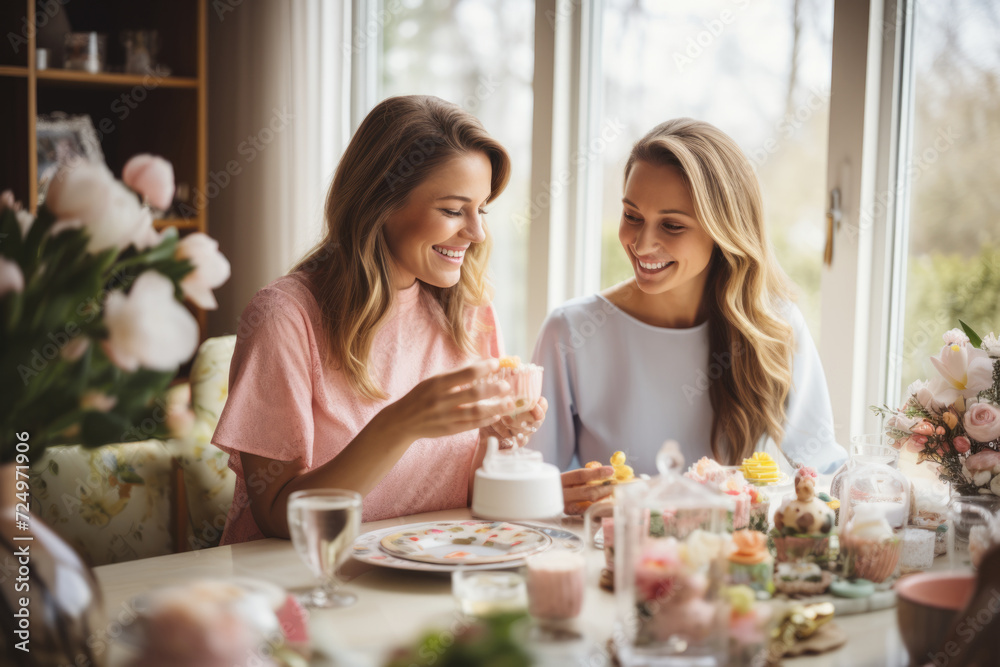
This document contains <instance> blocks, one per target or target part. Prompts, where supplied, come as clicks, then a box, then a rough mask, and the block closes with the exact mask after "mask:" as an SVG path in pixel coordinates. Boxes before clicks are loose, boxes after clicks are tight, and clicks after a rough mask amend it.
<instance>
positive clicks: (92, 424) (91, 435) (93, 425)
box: [80, 412, 129, 447]
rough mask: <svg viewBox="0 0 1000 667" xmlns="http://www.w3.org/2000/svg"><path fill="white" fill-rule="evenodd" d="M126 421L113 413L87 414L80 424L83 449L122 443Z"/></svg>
mask: <svg viewBox="0 0 1000 667" xmlns="http://www.w3.org/2000/svg"><path fill="white" fill-rule="evenodd" d="M128 429H129V423H128V420H127V419H125V418H124V417H122V416H121V415H117V414H115V413H113V412H88V413H87V414H85V415H84V416H83V419H82V420H81V422H80V441H81V444H83V445H84V446H85V447H100V446H101V445H107V444H111V443H114V442H122V440H124V438H125V436H126V435H127V434H128Z"/></svg>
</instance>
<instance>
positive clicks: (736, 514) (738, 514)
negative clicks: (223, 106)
mask: <svg viewBox="0 0 1000 667" xmlns="http://www.w3.org/2000/svg"><path fill="white" fill-rule="evenodd" d="M749 489H750V486H749V485H748V484H747V483H746V480H744V479H743V475H742V474H741V473H740V472H739V471H738V470H737V471H727V474H726V477H725V478H724V479H723V480H722V482H720V483H719V490H720V491H722V492H723V493H725V494H726V495H728V496H730V497H731V498H732V499H733V502H734V503H735V506H734V509H733V514H732V521H731V525H730V528H731V529H732V530H742V529H744V528H746V527H747V526H748V525H749V523H750V505H751V498H750V491H749Z"/></svg>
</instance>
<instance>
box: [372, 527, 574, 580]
mask: <svg viewBox="0 0 1000 667" xmlns="http://www.w3.org/2000/svg"><path fill="white" fill-rule="evenodd" d="M453 523H461V522H453ZM476 523H492V522H476ZM417 525H419V526H427V525H430V524H417ZM517 525H519V526H521V527H529V528H531V529H533V530H536V531H538V532H540V533H542V534H543V535H546V536H548V537H549V538H550V539H551V541H552V542H551V544H550V545H549V547H548V548H549V549H558V550H563V551H581V550H582V549H583V540H581V539H580V538H579V537H578V536H577V535H576V534H575V533H572V532H570V531H568V530H563V529H562V528H556V527H554V526H548V525H544V524H517ZM414 527H416V525H414V526H393V527H391V528H383V529H382V530H376V531H372V532H370V533H365V534H364V535H361V536H359V537H358V538H357V539H355V540H354V545H353V547H352V551H353V553H352V555H353V556H354V559H355V560H358V561H361V562H362V563H367V564H369V565H378V566H380V567H389V568H394V569H398V570H414V571H417V572H452V571H454V570H456V569H458V568H460V567H461V568H463V569H467V570H494V569H496V568H497V564H496V563H483V562H482V561H479V562H478V563H461V562H455V561H453V560H448V561H445V562H443V563H427V562H423V561H416V560H409V559H406V558H400V557H397V556H393V555H391V554H390V553H388V552H386V551H385V550H384V549H382V548H381V544H380V543H381V541H382V538H384V537H387V536H389V535H395V534H397V533H400V532H404V531H406V530H408V529H409V528H414ZM527 555H528V554H527V553H521V554H518V558H517V559H516V560H509V561H504V562H503V564H502V567H519V566H521V565H523V564H524V557H525V556H527Z"/></svg>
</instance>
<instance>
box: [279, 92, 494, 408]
mask: <svg viewBox="0 0 1000 667" xmlns="http://www.w3.org/2000/svg"><path fill="white" fill-rule="evenodd" d="M477 152H479V153H483V154H485V155H486V157H487V158H489V161H490V165H491V166H492V178H491V182H490V196H489V199H488V201H493V200H494V199H496V197H497V196H499V195H500V193H501V192H503V190H504V188H505V187H506V186H507V181H508V179H509V178H510V158H509V156H508V155H507V151H506V150H504V148H503V146H501V145H500V144H499V143H498V142H497V141H496V140H494V139H493V138H492V137H490V135H489V134H487V132H486V130H485V129H484V128H483V126H482V124H481V123H480V122H479V120H477V119H476V117H475V116H473V115H472V114H470V113H468V112H467V111H465V110H463V109H462V108H461V107H459V106H457V105H455V104H451V103H450V102H446V101H444V100H442V99H440V98H437V97H432V96H428V95H407V96H402V97H390V98H388V99H386V100H383V101H382V102H380V103H379V104H377V105H376V106H375V108H374V109H372V110H371V112H370V113H369V114H368V116H367V117H366V118H365V119H364V121H363V122H362V123H361V126H360V127H359V128H358V131H357V132H356V133H355V134H354V137H352V139H351V141H350V143H349V144H348V146H347V150H345V151H344V155H343V157H342V158H341V159H340V164H339V165H338V166H337V171H336V173H335V174H334V177H333V182H332V183H331V184H330V190H329V193H328V194H327V199H326V225H327V232H326V235H325V238H324V239H323V241H321V242H320V243H319V244H318V245H317V246H316V247H315V248H314V249H313V250H312V251H311V252H310V253H309V254H308V255H306V257H305V258H303V259H302V260H301V261H300V262H299V264H298V265H297V266H296V267H295V268H294V269H293V270H292V271H293V272H296V271H300V272H305V273H307V274H309V276H310V279H311V281H312V284H313V289H314V293H315V295H316V299H317V301H318V302H319V305H320V309H321V311H322V316H323V324H324V328H325V331H324V332H323V333H324V334H325V335H326V339H327V341H328V343H329V344H328V345H327V347H328V349H329V355H330V356H331V357H332V359H330V360H328V361H330V362H332V363H336V364H339V365H340V367H341V368H342V370H343V371H344V373H345V374H346V375H347V379H348V381H349V382H350V383H351V385H352V386H353V387H354V389H355V390H356V391H357V392H358V393H359V394H361V395H362V396H365V397H367V398H369V399H373V400H374V399H379V398H385V397H386V394H385V393H384V392H383V391H382V388H381V387H379V386H378V384H377V383H376V382H375V380H374V379H373V378H372V376H371V373H370V372H369V363H368V362H369V356H370V354H371V349H372V343H373V341H374V339H375V335H376V333H377V332H378V330H379V328H380V327H381V326H382V324H383V323H384V322H385V320H386V317H387V315H388V314H389V312H390V309H391V307H392V304H393V299H394V298H395V293H396V290H395V289H394V288H393V283H392V256H391V253H390V251H389V247H388V245H387V243H386V239H385V233H384V227H385V224H386V222H387V220H389V218H390V217H391V216H392V215H393V214H394V213H395V212H396V211H399V210H400V209H402V208H403V207H404V206H405V204H406V200H407V198H408V196H409V194H410V193H411V192H412V191H413V190H414V188H416V187H417V186H419V185H420V184H421V183H422V182H423V181H424V180H425V179H426V178H427V176H428V175H429V174H430V173H431V172H432V171H433V170H434V169H435V168H437V167H439V166H440V165H442V164H444V163H445V162H447V161H448V160H451V159H452V158H455V157H459V156H461V155H467V154H470V153H477ZM484 228H485V224H484ZM491 245H492V240H491V236H490V234H489V231H488V229H487V230H486V240H485V241H484V242H482V243H474V244H472V246H471V247H470V248H469V249H468V250H467V251H466V253H465V260H464V262H463V263H462V271H461V277H460V279H459V281H458V283H457V284H456V285H454V286H452V287H448V288H438V287H432V286H429V285H423V286H422V289H425V290H427V291H428V292H429V293H430V295H431V296H432V297H433V298H434V299H435V300H436V301H437V302H438V303H439V304H440V305H441V308H442V310H443V312H444V316H445V319H446V320H447V323H446V326H447V328H448V330H449V332H450V334H451V337H452V338H453V340H454V342H455V344H456V345H457V346H458V347H459V348H460V349H461V350H463V351H464V352H466V353H467V354H470V355H471V354H473V352H474V350H473V341H472V339H471V337H470V335H469V332H468V331H467V329H466V317H467V315H468V312H469V309H471V308H474V307H477V306H480V305H484V304H485V303H487V302H488V301H489V300H490V298H491V297H492V290H491V287H490V285H489V282H488V280H487V276H486V269H487V264H488V262H489V255H490V247H491Z"/></svg>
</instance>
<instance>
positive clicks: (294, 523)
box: [288, 489, 361, 609]
mask: <svg viewBox="0 0 1000 667" xmlns="http://www.w3.org/2000/svg"><path fill="white" fill-rule="evenodd" d="M360 526H361V494H359V493H357V492H355V491H344V490H342V489H313V490H308V491H296V492H295V493H293V494H292V495H291V496H289V498H288V532H289V533H290V534H291V537H292V544H294V545H295V550H296V551H297V552H298V553H299V557H300V558H301V559H302V560H303V561H305V564H306V565H308V566H309V569H310V570H312V572H313V574H315V575H316V576H317V577H319V578H320V579H321V580H322V581H323V584H322V585H321V586H319V587H317V588H315V589H313V590H311V591H309V592H308V593H306V594H305V595H303V596H301V597H300V598H299V601H300V602H302V603H303V604H304V605H305V606H306V607H311V608H313V609H326V608H330V607H349V606H350V605H352V604H354V603H355V602H357V599H358V598H357V596H356V595H354V594H353V593H349V592H346V591H343V590H340V588H339V586H340V581H339V580H338V579H337V568H338V567H339V566H340V564H341V563H342V562H343V561H344V560H345V559H346V558H347V557H348V556H349V555H350V552H351V544H352V543H353V542H354V538H355V537H357V536H358V530H359V528H360Z"/></svg>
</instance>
